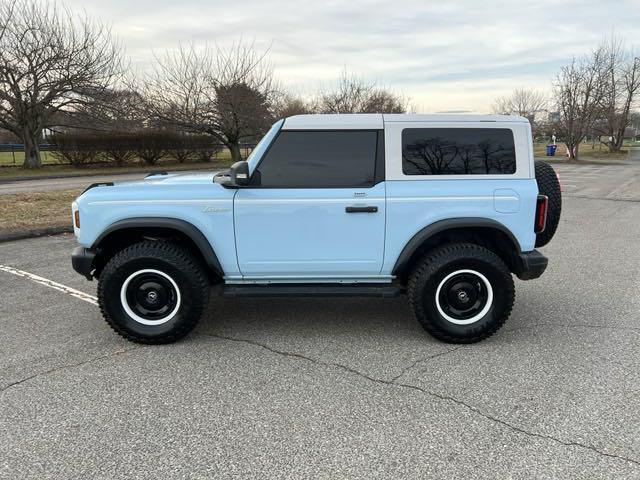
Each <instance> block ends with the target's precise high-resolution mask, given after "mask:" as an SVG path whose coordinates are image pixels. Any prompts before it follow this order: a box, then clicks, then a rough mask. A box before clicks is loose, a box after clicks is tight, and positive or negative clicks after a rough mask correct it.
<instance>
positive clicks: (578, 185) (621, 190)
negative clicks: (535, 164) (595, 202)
mask: <svg viewBox="0 0 640 480" xmlns="http://www.w3.org/2000/svg"><path fill="white" fill-rule="evenodd" d="M553 168H554V169H555V170H556V172H558V174H559V175H560V181H561V183H562V186H563V190H564V192H563V193H564V194H565V195H571V196H581V197H587V198H604V199H609V200H634V201H640V159H638V160H635V161H633V162H632V163H629V164H626V165H625V164H613V165H575V164H574V165H571V164H558V163H554V164H553Z"/></svg>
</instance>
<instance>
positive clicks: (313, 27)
mask: <svg viewBox="0 0 640 480" xmlns="http://www.w3.org/2000/svg"><path fill="white" fill-rule="evenodd" d="M68 4H69V5H70V6H71V7H72V8H74V9H75V8H78V9H84V10H85V11H86V12H87V13H88V14H89V15H91V16H94V17H97V18H100V19H102V20H105V21H107V22H109V23H111V24H112V25H113V29H114V32H115V33H116V34H117V35H118V36H119V37H120V38H121V39H122V41H123V43H124V44H125V46H126V48H127V53H128V54H129V55H130V56H131V58H132V61H133V63H134V65H136V66H138V67H140V68H148V66H149V65H150V64H151V62H152V61H153V55H152V52H156V53H160V52H162V51H164V50H165V49H173V48H176V47H177V46H178V45H179V43H185V42H194V43H196V44H204V43H217V44H220V45H223V46H224V45H228V44H231V43H232V42H234V41H237V40H238V39H239V38H240V37H241V36H242V37H243V38H244V39H245V40H249V41H251V40H254V41H255V43H256V46H257V47H258V48H261V49H267V48H270V56H271V59H272V61H273V63H274V65H275V67H276V73H277V75H278V76H279V78H280V79H281V81H282V83H283V84H284V85H286V86H288V87H290V88H292V89H295V90H296V91H301V92H305V91H308V92H311V91H313V90H314V89H317V88H318V87H319V86H320V85H323V84H326V83H327V82H330V81H331V80H332V79H334V78H335V77H336V76H337V75H338V74H339V72H340V71H341V70H342V69H343V68H345V67H347V69H348V70H349V71H352V72H354V73H357V74H359V75H361V76H363V77H365V78H368V79H372V80H377V81H379V82H380V83H381V84H384V85H386V86H388V87H391V88H393V89H396V90H398V91H402V92H403V93H405V94H406V95H408V96H409V97H411V98H412V100H413V103H414V104H415V105H416V106H418V107H419V108H420V109H424V110H427V109H429V110H475V111H486V110H488V109H489V107H490V104H491V102H492V100H493V98H495V96H497V95H503V94H507V93H509V92H510V91H511V90H512V89H513V88H516V87H532V88H539V89H549V88H550V85H551V80H552V78H553V76H554V75H555V74H556V73H557V71H558V69H559V68H560V66H561V65H563V64H565V63H566V62H567V61H569V60H570V59H571V57H572V56H573V55H582V54H585V53H587V52H589V51H590V50H591V49H592V48H593V47H594V46H595V45H596V44H597V43H598V42H599V41H600V40H602V38H603V37H604V36H605V35H607V34H611V33H612V32H615V33H616V34H617V35H620V36H623V37H624V38H626V41H627V44H628V45H629V46H633V45H638V47H640V37H639V33H638V32H639V30H638V29H637V25H639V24H640V2H638V0H619V1H610V2H607V3H602V2H601V1H592V0H585V1H574V0H566V1H558V0H537V1H536V2H513V1H505V0H483V1H482V2H479V1H471V0H466V1H439V2H436V1H433V0H403V1H394V2H389V1H365V0H350V1H348V2H345V1H334V0H329V1H323V2H305V1H303V0H295V1H294V0H274V1H269V2H266V1H259V0H247V1H236V2H229V1H228V0H225V1H224V2H223V1H219V0H214V1H210V0H181V1H180V2H175V0H171V1H169V0H156V1H151V0H138V1H136V2H130V1H125V0H111V1H108V2H107V1H104V0H71V1H68Z"/></svg>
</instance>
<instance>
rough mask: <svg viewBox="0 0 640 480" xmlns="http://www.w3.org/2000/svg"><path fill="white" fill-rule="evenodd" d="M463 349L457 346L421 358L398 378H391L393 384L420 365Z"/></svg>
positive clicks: (403, 370) (405, 369)
mask: <svg viewBox="0 0 640 480" xmlns="http://www.w3.org/2000/svg"><path fill="white" fill-rule="evenodd" d="M462 347H463V345H458V346H456V347H454V348H450V349H448V350H445V351H444V352H438V353H436V354H434V355H429V356H426V357H423V358H419V359H418V360H416V361H415V362H413V363H412V364H411V365H409V366H408V367H405V368H403V369H402V371H401V372H400V373H399V374H397V375H396V376H394V377H392V378H391V383H395V382H397V381H398V379H400V378H401V377H402V376H404V374H405V373H407V372H408V371H409V370H412V369H414V368H415V367H416V366H417V365H418V364H420V363H423V362H427V361H429V360H432V359H434V358H437V357H442V356H444V355H448V354H450V353H453V352H455V351H456V350H460V349H461V348H462Z"/></svg>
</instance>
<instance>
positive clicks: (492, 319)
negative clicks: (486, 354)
mask: <svg viewBox="0 0 640 480" xmlns="http://www.w3.org/2000/svg"><path fill="white" fill-rule="evenodd" d="M407 294H408V297H409V302H410V303H411V306H412V307H413V311H414V314H415V316H416V318H417V320H418V321H419V322H420V324H421V325H422V326H423V327H424V329H425V330H427V332H429V333H430V334H431V335H433V336H434V337H435V338H437V339H439V340H442V341H444V342H448V343H474V342H478V341H480V340H482V339H484V338H487V337H489V336H491V335H493V334H494V333H495V332H497V331H498V329H499V328H500V327H501V326H502V325H503V324H504V322H505V321H506V320H507V318H509V315H510V314H511V309H512V307H513V302H514V298H515V290H514V285H513V278H512V277H511V273H510V272H509V269H508V268H507V266H506V265H505V263H504V262H503V261H502V259H500V257H498V256H497V255H496V254H495V253H493V252H492V251H490V250H488V249H486V248H484V247H481V246H479V245H475V244H471V243H456V244H451V245H446V246H444V247H440V248H438V249H436V250H434V251H433V252H430V253H429V254H428V255H427V256H425V257H424V258H423V259H422V261H421V262H420V264H418V265H417V266H416V268H415V269H414V271H413V273H412V274H411V277H410V279H409V283H408V286H407Z"/></svg>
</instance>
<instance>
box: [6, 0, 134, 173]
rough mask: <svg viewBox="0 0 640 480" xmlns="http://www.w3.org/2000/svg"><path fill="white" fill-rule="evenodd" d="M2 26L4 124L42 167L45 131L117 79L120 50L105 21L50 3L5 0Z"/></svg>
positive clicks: (28, 159)
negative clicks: (93, 19) (64, 113)
mask: <svg viewBox="0 0 640 480" xmlns="http://www.w3.org/2000/svg"><path fill="white" fill-rule="evenodd" d="M0 25H1V26H2V27H1V29H2V30H1V31H2V34H1V35H0V127H2V128H4V129H6V130H9V131H10V132H13V133H14V134H16V135H17V136H19V137H20V138H21V139H22V141H23V143H24V148H25V161H24V166H25V167H27V168H37V167H40V165H41V160H40V150H39V147H38V144H39V142H40V141H41V138H42V132H43V130H44V129H45V128H47V127H51V126H54V125H55V122H56V118H60V113H61V112H73V111H74V110H75V109H77V108H78V107H79V106H81V105H85V104H87V102H90V101H91V98H92V97H93V95H95V94H96V93H99V92H102V91H104V90H105V89H106V88H108V87H109V86H111V85H112V84H113V83H114V82H115V80H116V79H117V76H118V74H119V73H120V72H121V69H122V57H121V53H120V48H119V46H118V45H117V44H116V42H115V41H114V40H113V37H112V36H111V33H110V30H109V29H108V28H107V27H106V26H104V25H103V24H100V23H96V22H93V21H91V20H90V19H88V18H86V17H83V18H78V17H74V16H73V15H72V14H71V12H69V11H68V10H66V9H64V8H61V7H59V6H58V5H57V4H55V3H49V2H46V1H37V0H15V1H8V0H1V1H0Z"/></svg>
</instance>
